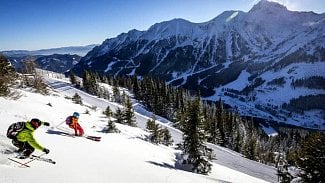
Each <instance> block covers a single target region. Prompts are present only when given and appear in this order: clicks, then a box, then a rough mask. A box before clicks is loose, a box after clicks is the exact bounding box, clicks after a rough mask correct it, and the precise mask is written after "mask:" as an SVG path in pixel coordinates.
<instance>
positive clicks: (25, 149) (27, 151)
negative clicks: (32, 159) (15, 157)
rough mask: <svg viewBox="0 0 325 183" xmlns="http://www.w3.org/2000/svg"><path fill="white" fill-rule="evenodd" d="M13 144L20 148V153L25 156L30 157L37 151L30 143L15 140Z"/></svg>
mask: <svg viewBox="0 0 325 183" xmlns="http://www.w3.org/2000/svg"><path fill="white" fill-rule="evenodd" d="M12 144H13V145H14V146H16V147H18V152H19V153H23V155H25V156H29V155H31V154H32V153H33V152H34V151H35V148H34V147H32V146H31V145H29V143H28V142H20V141H18V140H15V139H14V140H12Z"/></svg>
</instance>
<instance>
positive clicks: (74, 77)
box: [69, 71, 77, 85]
mask: <svg viewBox="0 0 325 183" xmlns="http://www.w3.org/2000/svg"><path fill="white" fill-rule="evenodd" d="M69 77H70V82H71V84H73V85H74V84H77V79H76V75H75V74H74V73H73V72H72V71H70V72H69Z"/></svg>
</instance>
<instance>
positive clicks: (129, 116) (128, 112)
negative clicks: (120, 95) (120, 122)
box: [123, 95, 137, 126]
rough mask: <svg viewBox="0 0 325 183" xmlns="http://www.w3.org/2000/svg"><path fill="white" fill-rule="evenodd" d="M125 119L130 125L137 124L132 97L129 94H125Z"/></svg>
mask: <svg viewBox="0 0 325 183" xmlns="http://www.w3.org/2000/svg"><path fill="white" fill-rule="evenodd" d="M123 117H124V121H125V123H126V124H127V125H129V126H137V125H136V122H135V115H134V110H133V107H132V102H131V99H130V97H129V96H128V95H126V96H125V109H124V111H123Z"/></svg>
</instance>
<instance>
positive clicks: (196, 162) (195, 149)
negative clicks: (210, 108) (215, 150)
mask: <svg viewBox="0 0 325 183" xmlns="http://www.w3.org/2000/svg"><path fill="white" fill-rule="evenodd" d="M203 123H204V119H203V115H202V110H201V106H200V98H199V97H196V99H195V100H194V101H192V102H189V104H188V110H187V113H186V118H185V128H184V131H183V132H184V133H183V139H184V142H183V144H182V148H183V153H184V154H183V157H184V160H185V161H184V163H185V164H189V165H191V166H192V171H193V172H196V173H201V174H208V173H209V172H210V171H211V163H210V162H209V161H208V157H211V151H209V150H208V148H207V147H206V146H205V142H206V137H205V134H204V126H203V125H204V124H203Z"/></svg>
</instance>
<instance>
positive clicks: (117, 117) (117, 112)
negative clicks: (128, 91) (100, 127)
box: [114, 107, 124, 124]
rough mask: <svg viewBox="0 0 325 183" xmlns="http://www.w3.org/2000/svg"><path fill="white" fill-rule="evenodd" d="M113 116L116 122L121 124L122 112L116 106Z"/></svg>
mask: <svg viewBox="0 0 325 183" xmlns="http://www.w3.org/2000/svg"><path fill="white" fill-rule="evenodd" d="M114 118H115V119H116V123H120V124H123V123H124V121H123V112H122V110H121V109H120V108H119V107H118V108H117V109H116V111H115V113H114Z"/></svg>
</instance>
